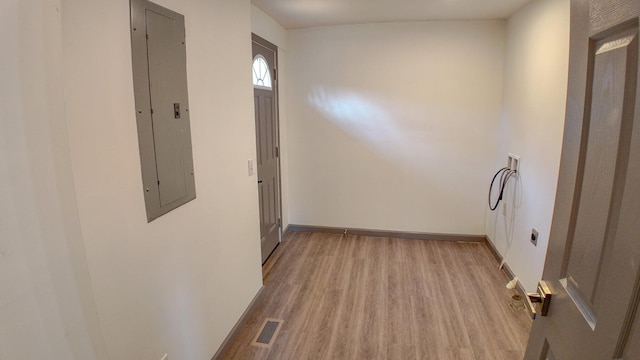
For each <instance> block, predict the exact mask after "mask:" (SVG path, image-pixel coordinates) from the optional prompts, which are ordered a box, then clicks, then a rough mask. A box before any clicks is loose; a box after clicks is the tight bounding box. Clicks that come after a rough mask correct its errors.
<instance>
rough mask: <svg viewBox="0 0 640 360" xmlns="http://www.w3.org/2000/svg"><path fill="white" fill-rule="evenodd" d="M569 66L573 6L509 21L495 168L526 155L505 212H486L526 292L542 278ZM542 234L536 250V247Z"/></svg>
mask: <svg viewBox="0 0 640 360" xmlns="http://www.w3.org/2000/svg"><path fill="white" fill-rule="evenodd" d="M568 64H569V0H536V1H533V2H531V3H530V4H528V5H527V6H525V7H524V8H523V9H521V10H520V11H519V12H518V13H517V14H516V15H514V16H513V17H512V18H510V19H509V21H508V23H507V52H506V65H505V75H504V78H505V82H504V103H503V109H502V115H501V118H500V141H499V142H498V153H497V155H496V160H495V165H494V167H495V168H496V170H497V169H499V168H500V167H502V166H504V165H505V164H506V158H507V153H514V154H517V155H520V156H521V165H520V177H519V179H517V181H514V182H511V185H512V186H510V187H509V189H508V191H507V195H508V197H507V199H506V202H505V203H506V206H507V208H506V213H503V209H502V205H501V208H500V209H498V211H495V212H489V211H488V210H487V235H488V236H489V238H490V239H491V240H492V241H493V243H494V244H495V246H496V248H497V249H498V251H499V252H500V253H501V255H502V256H503V257H504V258H505V260H506V262H507V264H508V265H509V266H510V267H511V269H512V270H513V271H514V272H515V274H516V275H517V276H518V277H519V278H520V280H521V282H522V284H523V285H524V287H525V288H526V289H527V290H528V291H533V290H535V286H536V284H537V282H538V280H540V277H541V276H542V268H543V266H544V259H545V255H546V251H547V244H548V238H549V230H550V227H551V218H552V216H553V205H554V200H555V192H556V183H557V181H558V167H559V164H560V152H561V146H562V133H563V126H564V111H565V102H566V93H567V74H568ZM532 227H535V228H536V229H537V230H538V231H539V240H538V246H537V247H534V246H533V245H532V244H531V243H530V242H529V238H530V236H531V228H532Z"/></svg>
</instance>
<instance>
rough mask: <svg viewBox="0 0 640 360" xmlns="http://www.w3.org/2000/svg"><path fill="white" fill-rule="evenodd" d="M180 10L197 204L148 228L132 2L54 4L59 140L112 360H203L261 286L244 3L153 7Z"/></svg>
mask: <svg viewBox="0 0 640 360" xmlns="http://www.w3.org/2000/svg"><path fill="white" fill-rule="evenodd" d="M156 2H157V3H159V4H160V5H163V6H166V7H169V8H171V9H172V10H175V11H177V12H180V13H182V14H184V15H185V18H186V37H187V68H188V69H187V72H188V85H189V103H190V115H191V116H190V119H191V129H192V141H193V155H194V165H195V179H196V192H197V199H195V200H194V201H191V202H189V203H188V204H186V205H183V206H182V207H180V208H178V209H176V210H174V211H172V212H170V213H168V214H166V215H164V216H162V217H160V218H158V219H156V220H154V221H153V222H151V223H147V221H146V216H145V209H144V201H143V195H142V180H141V175H140V164H139V154H138V139H137V131H136V119H135V116H134V115H135V112H134V111H135V108H134V97H133V82H132V70H131V48H130V47H131V45H130V44H131V43H130V36H129V2H128V1H99V0H63V9H62V14H63V15H62V31H63V49H64V70H65V82H64V90H65V100H66V109H67V116H68V117H67V119H68V129H69V144H70V149H71V160H72V165H73V173H74V180H75V184H76V193H77V198H78V208H79V214H80V225H81V228H82V236H83V239H84V245H85V248H86V256H87V264H88V271H89V273H90V275H91V281H92V283H93V287H94V290H95V301H96V305H97V311H98V315H99V317H100V321H101V325H102V330H103V333H104V339H105V342H106V345H107V348H108V351H109V356H110V358H111V359H123V360H128V359H131V360H134V359H135V360H142V359H150V360H156V359H160V358H161V357H162V356H163V355H164V354H165V353H167V354H168V355H169V359H209V358H211V356H212V355H213V354H214V353H215V352H216V350H217V348H218V346H219V345H220V344H221V342H222V341H223V339H224V338H225V337H226V335H227V334H228V332H229V331H230V330H231V328H232V326H233V325H234V324H235V323H236V321H237V320H238V319H239V317H240V315H241V314H242V312H243V311H244V310H245V308H246V307H247V305H248V304H249V302H250V301H251V299H252V298H253V297H254V295H255V294H256V292H257V291H258V290H259V288H260V287H261V285H262V276H261V275H262V274H261V266H260V245H259V244H260V242H259V241H260V240H259V224H258V213H257V209H258V197H257V186H256V178H255V176H251V177H249V176H248V173H247V159H250V158H255V151H256V150H255V134H254V119H253V105H252V104H253V102H252V90H251V86H250V83H251V74H250V68H251V37H250V33H251V22H250V4H249V1H248V0H242V1H241V0H207V1H203V0H188V1H185V0H161V1H156Z"/></svg>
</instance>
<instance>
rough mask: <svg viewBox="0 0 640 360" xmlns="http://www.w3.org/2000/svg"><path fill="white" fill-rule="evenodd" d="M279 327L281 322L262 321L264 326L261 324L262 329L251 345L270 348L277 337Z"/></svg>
mask: <svg viewBox="0 0 640 360" xmlns="http://www.w3.org/2000/svg"><path fill="white" fill-rule="evenodd" d="M280 325H282V320H277V319H266V320H265V321H264V324H262V327H261V328H260V332H259V333H258V335H257V336H256V338H255V340H254V341H253V342H252V343H251V345H255V346H262V347H271V344H273V341H274V340H275V339H276V336H278V331H280Z"/></svg>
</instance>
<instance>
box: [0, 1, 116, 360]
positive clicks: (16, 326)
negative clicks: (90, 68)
mask: <svg viewBox="0 0 640 360" xmlns="http://www.w3.org/2000/svg"><path fill="white" fill-rule="evenodd" d="M0 20H1V21H0V42H1V43H2V44H3V51H2V56H0V79H1V80H0V113H1V115H0V359H3V360H31V359H78V360H79V359H82V360H90V359H106V355H107V352H106V349H105V344H104V341H103V340H102V334H101V331H100V324H99V320H98V317H97V314H96V306H95V302H94V300H93V295H92V291H91V281H90V278H89V276H88V273H87V272H86V268H87V261H86V257H85V254H84V248H83V243H82V236H81V233H80V221H79V216H78V209H77V207H76V195H75V192H74V184H73V174H72V172H71V164H70V157H69V146H68V142H67V132H66V125H65V110H64V103H63V96H62V92H63V83H62V52H61V50H62V45H61V44H62V40H61V28H60V2H59V1H57V0H8V1H4V2H3V3H2V6H1V10H0Z"/></svg>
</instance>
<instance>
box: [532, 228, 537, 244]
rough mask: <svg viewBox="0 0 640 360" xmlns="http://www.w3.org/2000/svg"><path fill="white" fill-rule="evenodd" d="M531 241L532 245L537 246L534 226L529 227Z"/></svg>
mask: <svg viewBox="0 0 640 360" xmlns="http://www.w3.org/2000/svg"><path fill="white" fill-rule="evenodd" d="M531 243H532V244H533V246H538V230H536V228H533V229H531Z"/></svg>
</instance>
